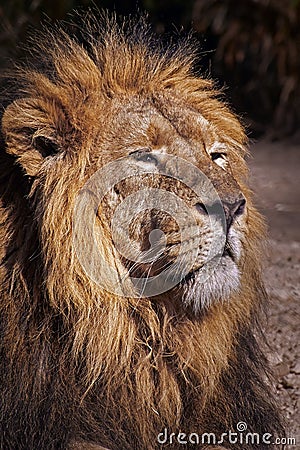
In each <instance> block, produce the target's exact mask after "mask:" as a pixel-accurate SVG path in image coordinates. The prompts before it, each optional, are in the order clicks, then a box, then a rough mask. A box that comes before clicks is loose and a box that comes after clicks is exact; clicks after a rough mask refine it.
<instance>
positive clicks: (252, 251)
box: [1, 20, 275, 449]
mask: <svg viewBox="0 0 300 450" xmlns="http://www.w3.org/2000/svg"><path fill="white" fill-rule="evenodd" d="M102 26H103V29H102V28H101V26H100V28H99V26H97V30H98V31H97V34H98V35H97V38H93V37H92V33H94V34H93V35H95V29H92V28H88V30H87V35H86V36H85V39H86V40H85V46H84V45H81V44H80V43H79V42H78V41H77V40H76V39H75V38H71V37H70V36H68V35H66V34H65V33H64V32H63V31H60V32H59V33H58V34H57V33H56V34H55V36H54V37H53V36H52V35H48V38H47V39H48V40H50V42H51V44H49V42H48V41H47V44H45V43H44V44H41V45H40V46H39V47H38V49H39V53H40V54H42V55H43V59H42V64H41V65H40V66H41V67H39V66H36V67H27V68H23V69H22V70H19V71H18V72H17V73H16V75H15V77H16V80H17V82H16V83H14V90H13V91H14V93H13V94H12V96H11V97H7V98H6V102H5V103H6V105H5V106H6V107H5V111H4V114H3V119H2V135H3V141H4V146H3V150H2V154H1V158H2V162H3V167H4V169H3V174H2V178H1V198H2V200H1V201H2V203H1V217H2V218H3V219H2V231H1V233H2V234H1V239H2V241H3V248H4V252H3V255H2V256H3V257H2V263H1V277H2V280H3V282H2V287H1V289H2V295H3V298H5V299H6V300H5V302H4V304H5V307H4V308H3V309H2V315H3V327H4V330H5V331H4V335H5V339H4V345H3V348H4V350H3V352H4V354H5V355H6V356H5V358H6V366H5V367H6V368H5V370H4V369H3V370H4V372H5V374H6V379H7V380H8V381H7V384H8V385H7V387H6V388H5V389H6V392H8V400H7V401H6V404H5V406H3V407H2V408H3V410H5V411H6V408H11V409H9V411H12V410H13V411H14V413H12V414H10V415H9V421H10V422H9V425H8V428H9V427H10V429H12V430H15V429H21V427H19V426H18V423H19V421H24V420H26V417H27V419H28V417H29V416H28V414H29V413H28V412H27V409H26V407H25V406H24V408H23V409H22V408H21V410H20V409H19V410H18V408H15V407H14V405H15V403H16V402H18V400H16V394H15V391H18V393H19V396H21V398H22V399H23V401H24V405H26V399H28V398H31V397H30V396H33V400H32V401H31V406H30V408H29V407H28V410H30V414H31V415H33V416H34V417H46V416H47V414H44V412H45V411H44V409H43V408H46V406H45V405H44V403H45V400H44V399H48V400H51V399H52V400H51V402H52V403H51V402H50V403H51V405H53V406H51V407H50V406H49V402H48V401H47V402H46V403H47V407H48V408H50V409H51V408H53V411H54V412H53V414H57V411H60V413H59V414H60V416H59V417H60V419H59V421H58V422H59V423H57V424H56V425H55V426H54V425H53V423H54V422H53V423H52V422H51V424H52V425H51V427H50V428H49V426H48V425H49V424H48V422H47V419H45V423H46V422H47V426H46V425H45V423H44V422H43V425H42V426H41V427H40V429H41V430H42V428H43V427H44V428H43V429H45V430H46V431H45V432H42V431H41V434H40V436H42V437H40V438H38V437H36V434H34V437H33V433H30V429H31V428H30V426H28V429H26V430H25V431H24V434H23V435H22V432H21V431H20V432H19V435H20V436H21V437H22V436H23V437H22V439H23V440H24V442H25V443H26V442H27V444H26V445H27V447H26V448H33V447H30V445H35V447H34V448H45V449H46V448H52V447H51V445H52V444H51V445H50V443H49V442H50V438H51V439H52V441H51V442H56V444H55V445H58V444H57V443H59V445H64V444H62V443H61V442H65V444H66V443H67V442H69V441H70V440H72V439H73V440H74V439H75V440H77V439H79V440H80V439H81V440H85V441H92V442H98V443H99V444H101V443H102V444H104V445H107V446H109V448H112V449H114V448H122V449H127V448H128V449H129V448H133V446H134V445H138V444H137V443H139V445H140V446H139V447H137V448H147V449H150V448H156V444H155V442H153V439H154V438H155V433H156V434H157V433H158V432H159V431H160V430H161V429H162V428H163V426H169V427H173V428H174V431H175V429H178V427H180V426H186V427H187V429H189V430H192V431H193V426H194V427H195V426H197V427H200V429H203V430H205V427H208V424H209V423H210V422H211V423H213V424H214V426H215V429H216V430H218V431H220V430H222V427H223V428H224V427H226V426H227V427H230V426H232V425H233V424H234V422H235V421H238V419H239V418H240V417H239V411H240V409H239V408H241V405H242V402H243V401H244V402H245V404H247V407H246V408H248V410H249V414H248V419H249V426H250V427H251V428H252V429H254V428H255V426H258V425H257V423H258V421H259V420H260V418H261V415H262V414H264V413H263V412H260V413H259V414H258V415H257V418H258V419H256V418H255V417H256V416H255V414H254V413H253V411H254V410H255V408H256V405H258V404H259V405H260V406H259V408H260V411H266V410H268V411H269V413H270V417H271V416H272V420H273V417H275V415H274V414H275V413H274V414H273V412H272V411H273V410H272V409H271V408H269V406H266V405H267V404H268V402H267V401H265V399H264V398H263V396H262V394H261V392H260V391H259V390H258V391H259V393H258V394H257V396H256V395H255V392H254V391H255V389H254V388H253V385H252V384H251V383H252V382H251V383H250V382H249V385H248V386H245V389H246V390H247V389H249V392H250V394H249V398H247V399H245V398H244V399H243V396H242V393H241V389H240V387H239V383H240V380H241V379H243V374H245V373H247V375H249V377H250V378H251V373H252V374H253V377H256V376H257V375H256V371H257V369H256V365H255V363H253V364H252V362H251V358H250V359H249V361H248V359H247V358H248V356H249V354H250V353H251V351H250V350H249V352H250V353H249V354H248V353H247V352H248V350H247V349H248V347H247V346H249V345H250V344H249V342H252V344H251V345H252V347H251V346H250V347H251V348H252V349H253V348H254V347H255V345H256V344H255V340H254V338H253V336H252V334H251V332H250V331H249V330H250V329H251V323H252V321H253V320H254V319H253V318H254V317H255V314H256V311H257V309H258V306H259V303H260V299H261V297H262V292H263V290H262V285H261V281H260V256H259V254H260V252H259V239H260V237H261V235H262V234H263V228H264V227H263V225H262V222H261V220H260V216H259V214H258V213H257V211H256V210H255V208H254V207H253V205H252V200H251V194H250V191H249V189H248V187H247V168H246V163H245V159H244V158H245V155H246V150H245V145H246V137H245V134H244V131H243V129H242V127H241V125H240V123H239V121H238V120H237V118H236V117H235V116H234V115H233V114H232V113H231V112H230V111H229V109H228V108H227V106H226V105H224V103H223V102H221V101H220V100H219V99H218V98H217V96H218V93H217V92H216V91H215V90H214V88H213V84H212V82H211V81H209V80H204V79H202V78H200V77H198V76H197V74H195V73H194V71H193V62H194V53H195V47H194V45H193V43H191V42H190V41H189V40H183V41H181V42H179V44H178V46H174V44H173V45H170V46H169V47H166V48H163V47H162V46H161V45H160V44H158V41H156V40H155V39H154V38H153V37H152V35H151V34H149V32H148V31H147V28H146V27H145V25H141V24H139V25H137V26H135V25H132V24H131V25H130V26H129V27H128V29H127V31H126V29H123V28H118V26H117V25H116V23H115V22H114V20H110V21H108V22H107V23H106V25H102ZM99 29H100V33H99ZM124 30H125V31H124ZM90 33H91V35H90ZM245 339H246V341H247V342H248V344H247V345H245V341H244V340H245ZM247 339H248V340H247ZM250 347H249V348H250ZM32 349H33V350H32ZM243 352H244V353H243ZM245 354H247V355H248V356H245ZM16 355H18V358H17V359H16ZM242 360H244V361H243V366H242V367H244V368H243V369H241V367H240V363H241V361H242ZM53 367H59V368H60V369H59V370H58V371H57V372H55V371H53ZM16 374H17V375H16ZM18 374H23V375H22V376H21V377H22V379H21V381H20V378H18ZM33 379H35V380H36V381H34V389H33V390H32V386H33V385H32V383H33ZM24 380H25V381H24ZM66 380H68V382H67V381H66ZM23 381H24V382H23ZM243 382H244V379H243ZM250 385H251V386H250ZM16 386H17V388H16ZM50 386H51V387H50ZM53 386H56V388H57V386H59V388H58V392H60V395H62V399H60V398H56V391H55V392H54V393H53V394H51V395H48V392H50V391H51V392H52V388H53ZM62 386H63V389H62ZM53 389H54V388H53ZM33 392H34V393H33ZM224 399H226V401H228V404H229V406H228V407H226V408H227V409H226V414H225V415H223V410H222V404H224ZM60 400H61V402H60ZM58 404H59V406H58ZM64 404H65V405H66V408H68V413H66V410H64V408H63V407H62V406H61V405H64ZM70 404H71V405H72V407H71V406H70ZM7 405H11V406H7ZM34 408H35V409H34ZM41 409H42V411H43V413H41ZM17 410H18V411H19V412H17V413H16V412H15V411H17ZM33 410H34V412H33ZM24 417H25V419H24ZM51 417H52V416H51ZM28 420H29V419H28ZM39 420H40V419H39ZM43 420H44V419H43ZM49 420H50V419H49ZM274 420H275V419H274ZM30 421H31V419H30ZM70 422H71V423H72V425H70ZM250 422H251V423H250ZM30 423H31V422H30ZM32 423H33V424H34V425H32V426H33V427H34V426H36V423H35V422H34V420H33V419H32ZM60 424H61V427H60ZM73 425H74V426H73ZM259 426H261V425H259ZM47 427H48V428H47ZM66 428H67V429H68V430H70V431H69V434H68V433H67V434H66V433H65V429H66ZM28 430H29V431H28ZM53 430H55V431H53ZM84 430H85V431H84ZM194 431H197V430H194ZM223 431H226V430H223ZM26 433H27V434H26ZM47 433H48V434H47ZM51 433H52V435H51ZM17 434H18V433H17ZM25 434H26V436H25ZM54 435H55V438H54V437H53V436H54ZM7 436H10V437H8V438H7V439H8V440H7V441H5V442H6V445H7V447H5V448H13V447H10V446H9V445H13V444H10V442H13V440H14V439H17V437H12V435H9V433H8V434H7ZM14 436H15V434H14ZM51 436H52V437H51ZM9 439H11V441H10V440H9ZM30 439H31V440H30ZM38 439H40V440H38ZM47 439H49V441H47ZM59 439H60V440H59ZM150 441H151V442H152V443H151V444H150ZM7 442H8V443H7ZM47 442H48V444H47ZM133 443H135V444H133ZM24 445H25V444H24ZM47 445H48V447H47ZM53 445H54V444H53ZM28 446H29V447H28ZM38 446H39V447H38ZM14 448H15V447H14ZM53 448H54V447H53ZM55 448H58V447H55ZM59 448H65V447H63V446H62V447H59Z"/></svg>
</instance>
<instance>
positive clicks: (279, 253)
mask: <svg viewBox="0 0 300 450" xmlns="http://www.w3.org/2000/svg"><path fill="white" fill-rule="evenodd" d="M251 153H252V158H251V159H250V161H249V163H250V169H251V184H252V187H253V189H254V191H255V195H256V204H257V206H258V207H259V209H260V210H261V211H262V212H263V213H264V215H265V216H266V218H267V221H268V225H269V236H270V245H271V254H270V256H269V257H268V261H267V268H266V271H265V281H266V285H267V290H268V292H269V294H270V297H271V305H270V309H269V314H268V315H269V318H268V319H269V324H268V325H267V326H266V327H265V328H266V331H267V337H268V341H269V343H270V344H271V348H272V351H271V352H270V360H271V363H272V365H273V368H274V372H275V377H276V384H277V386H276V387H277V397H278V400H279V402H280V405H281V408H282V410H283V414H284V416H285V418H286V422H287V434H288V435H289V436H291V437H295V438H296V439H297V444H296V446H287V447H286V448H288V449H295V448H297V449H300V319H299V317H300V184H299V181H300V142H298V143H297V142H296V141H294V142H293V141H287V142H276V143H271V142H269V141H267V140H265V141H260V142H259V143H257V144H254V145H252V146H251Z"/></svg>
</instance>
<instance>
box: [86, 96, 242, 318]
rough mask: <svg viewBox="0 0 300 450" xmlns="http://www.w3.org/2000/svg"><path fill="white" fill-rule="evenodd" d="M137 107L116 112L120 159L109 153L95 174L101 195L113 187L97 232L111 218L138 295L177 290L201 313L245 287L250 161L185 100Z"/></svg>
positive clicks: (117, 251) (123, 273)
mask: <svg viewBox="0 0 300 450" xmlns="http://www.w3.org/2000/svg"><path fill="white" fill-rule="evenodd" d="M160 102H162V103H160ZM162 104H163V105H164V107H166V106H165V105H167V108H166V109H165V110H164V112H163V113H162V111H161V110H162ZM133 105H134V100H133V99H131V101H130V108H124V107H123V109H121V107H120V105H119V106H118V108H116V111H115V112H114V119H113V120H112V123H111V136H110V139H111V142H106V144H105V145H106V146H107V148H111V153H110V154H109V155H108V153H107V152H106V151H104V155H105V157H102V158H101V161H102V162H101V167H100V168H99V169H98V172H93V177H96V180H98V181H97V182H96V184H95V185H94V188H92V189H93V190H94V191H97V189H98V187H97V183H100V185H101V184H102V177H103V176H104V178H105V179H106V181H107V178H109V183H108V185H109V187H111V189H110V190H109V191H108V192H107V193H106V194H105V195H103V199H102V198H101V202H100V198H98V201H99V208H98V212H97V214H98V219H99V223H98V227H99V228H101V226H102V225H103V218H104V217H105V223H106V225H107V227H108V228H109V229H110V230H111V243H112V246H113V248H114V250H113V253H114V257H117V258H118V259H119V262H120V265H119V269H117V271H118V272H119V282H120V283H123V282H124V283H125V281H128V280H129V279H130V280H131V281H132V283H133V285H134V287H135V288H136V294H137V295H145V296H150V297H151V296H156V295H158V294H164V293H165V292H168V291H170V290H173V291H172V292H173V295H174V296H176V297H180V298H181V301H183V302H184V303H185V304H186V305H191V306H192V307H193V308H194V309H195V310H199V309H200V308H202V307H203V306H205V307H206V306H209V305H210V304H211V303H212V302H214V301H218V300H221V299H223V300H224V299H226V298H228V297H229V296H230V295H231V294H232V293H233V292H234V291H236V290H238V289H239V285H240V269H239V267H240V264H241V259H242V255H243V243H244V241H245V239H246V235H247V205H246V198H245V195H244V194H243V193H242V191H241V187H240V185H239V183H238V181H237V178H238V176H240V175H241V174H239V171H240V172H242V171H243V170H241V166H243V164H244V162H243V155H242V154H241V153H238V151H237V150H236V149H234V148H233V146H230V144H229V143H228V142H224V141H223V140H222V130H218V129H217V128H216V127H214V126H212V125H210V124H209V123H208V121H206V120H205V119H204V117H203V116H202V115H201V114H200V113H198V112H195V111H194V110H193V109H192V108H189V107H188V106H187V105H185V104H184V103H181V102H180V101H178V100H176V99H175V100H174V99H172V98H168V97H166V98H163V99H162V98H160V99H157V101H156V104H153V103H151V102H149V103H146V102H144V104H143V105H140V104H139V101H138V100H136V104H135V105H134V107H133ZM120 111H121V112H120ZM120 124H121V125H120ZM112 130H114V131H112ZM116 161H118V162H120V165H119V166H117V165H115V164H116ZM104 167H107V168H108V171H107V172H105V169H103V168H104ZM242 169H243V167H242ZM104 173H105V175H103V174H104ZM95 174H96V175H95ZM236 175H238V176H236ZM105 190H107V188H106V189H105ZM101 224H102V225H101ZM100 235H101V232H100ZM100 241H101V237H100V238H99V243H100ZM120 266H122V268H121V269H120ZM115 283H118V281H115ZM125 290H126V288H125Z"/></svg>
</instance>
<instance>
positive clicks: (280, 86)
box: [0, 0, 300, 135]
mask: <svg viewBox="0 0 300 450" xmlns="http://www.w3.org/2000/svg"><path fill="white" fill-rule="evenodd" d="M89 6H98V7H100V8H107V9H115V10H116V11H117V13H118V14H129V13H135V12H136V11H138V10H139V11H145V10H146V11H147V12H148V14H149V18H150V21H151V22H152V23H153V24H154V28H155V30H156V31H157V32H158V33H163V32H166V31H167V32H168V31H171V30H172V29H173V30H174V29H176V28H177V29H181V27H184V28H185V29H186V30H187V31H188V30H189V29H190V28H194V30H195V31H196V36H197V37H198V38H199V53H200V52H201V55H202V58H201V64H202V70H201V71H202V72H203V71H204V72H205V71H206V72H207V71H209V72H210V73H211V74H212V76H213V77H216V78H218V79H219V84H220V85H223V84H225V86H226V87H228V89H227V94H229V97H230V99H231V103H232V104H233V105H234V108H235V110H236V111H238V112H241V113H242V114H243V115H244V116H245V119H247V121H248V122H250V124H251V125H252V127H253V128H254V129H255V130H256V131H258V132H259V131H264V130H266V129H270V128H271V127H272V129H273V130H276V132H278V133H279V135H283V134H288V133H292V132H294V131H296V130H297V128H299V125H300V0H241V1H240V2H236V0H164V1H161V0H125V1H121V0H119V1H118V0H115V1H111V0H9V1H8V0H0V65H1V66H4V64H5V61H7V58H10V57H13V58H14V57H17V56H18V53H19V54H20V52H21V50H18V43H19V42H23V41H25V40H26V37H27V35H28V33H29V34H30V29H31V28H32V27H34V28H36V27H38V26H39V24H40V22H41V21H45V20H57V19H63V18H66V16H67V14H68V13H69V12H70V11H72V9H74V8H75V9H76V8H77V9H78V8H87V7H89ZM47 18H48V19H47Z"/></svg>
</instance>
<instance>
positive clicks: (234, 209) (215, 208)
mask: <svg viewBox="0 0 300 450" xmlns="http://www.w3.org/2000/svg"><path fill="white" fill-rule="evenodd" d="M245 207H246V199H245V197H244V196H243V195H240V196H239V197H238V198H237V199H234V200H233V201H229V200H227V199H226V200H221V202H220V201H218V202H215V203H214V204H212V205H208V204H204V203H196V204H195V208H196V210H197V211H198V212H199V213H200V214H204V215H211V214H212V215H215V216H219V217H222V216H223V214H224V215H225V220H226V226H227V231H228V230H229V228H230V226H231V224H232V222H233V220H234V219H235V218H236V217H238V216H241V215H242V214H243V213H244V211H245ZM223 217H224V216H223ZM224 225H225V224H224Z"/></svg>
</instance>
